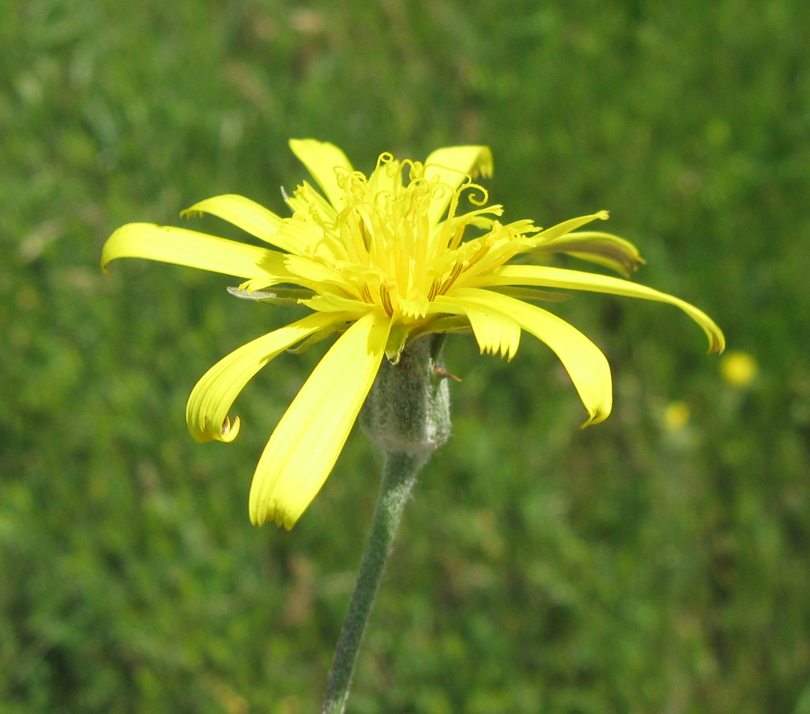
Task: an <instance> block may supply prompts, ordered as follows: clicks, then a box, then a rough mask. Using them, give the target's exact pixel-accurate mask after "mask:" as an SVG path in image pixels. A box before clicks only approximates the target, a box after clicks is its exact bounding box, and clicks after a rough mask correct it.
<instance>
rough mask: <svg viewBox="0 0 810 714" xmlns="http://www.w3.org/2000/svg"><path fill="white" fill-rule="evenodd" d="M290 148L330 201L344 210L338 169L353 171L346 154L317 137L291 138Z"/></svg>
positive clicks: (347, 171) (337, 207)
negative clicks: (318, 139)
mask: <svg viewBox="0 0 810 714" xmlns="http://www.w3.org/2000/svg"><path fill="white" fill-rule="evenodd" d="M290 148H291V149H292V150H293V153H294V154H295V155H296V156H297V157H298V158H299V159H300V161H301V163H302V164H304V166H306V167H307V171H309V173H310V174H312V178H314V179H315V181H317V183H318V185H319V186H320V187H321V189H323V192H324V193H325V194H326V197H327V198H328V199H329V201H330V203H331V204H332V205H333V206H334V207H335V208H336V209H337V210H338V211H340V210H342V209H343V189H342V188H341V187H340V186H339V184H338V179H337V172H336V169H337V170H341V171H343V172H345V173H349V172H351V171H352V165H351V163H350V162H349V159H347V158H346V154H344V153H343V152H342V151H341V150H340V149H338V148H337V146H334V145H333V144H329V143H327V142H323V141H315V139H290Z"/></svg>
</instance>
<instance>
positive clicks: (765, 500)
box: [0, 0, 810, 714]
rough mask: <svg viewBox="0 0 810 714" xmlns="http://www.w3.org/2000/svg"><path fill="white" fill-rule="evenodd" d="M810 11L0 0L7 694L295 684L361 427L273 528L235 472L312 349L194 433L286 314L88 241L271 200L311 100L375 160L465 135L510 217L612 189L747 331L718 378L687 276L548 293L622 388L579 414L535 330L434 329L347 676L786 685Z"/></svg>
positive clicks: (332, 611) (522, 699) (341, 553)
mask: <svg viewBox="0 0 810 714" xmlns="http://www.w3.org/2000/svg"><path fill="white" fill-rule="evenodd" d="M803 9H804V6H803V5H802V3H800V2H798V1H797V0H793V1H791V0H773V1H772V2H768V3H751V2H746V1H745V0H723V1H721V2H717V3H701V2H696V1H693V0H684V1H683V2H680V3H669V4H660V3H653V2H645V1H644V0H641V1H639V0H636V1H633V0H605V1H603V2H598V3H597V2H593V1H592V0H572V2H569V3H557V4H548V5H538V4H536V3H529V2H525V1H523V2H520V1H518V0H505V2H502V3H499V4H494V3H493V4H488V3H481V4H479V5H470V4H469V3H462V2H458V1H457V0H436V2H433V3H406V2H401V1H400V0H386V1H384V2H380V3H379V4H375V3H366V2H360V1H359V0H354V2H348V3H345V4H343V5H340V6H338V5H335V4H330V3H326V2H321V1H318V0H316V2H314V3H312V4H310V5H307V6H306V7H302V6H299V5H296V4H294V3H291V2H287V1H286V0H278V1H276V2H271V1H270V0H266V1H264V2H255V1H254V2H250V1H247V0H240V1H238V2H237V1H226V0H218V1H214V0H195V1H194V2H192V1H191V0H179V1H178V2H175V3H165V2H155V1H154V0H147V1H146V2H142V3H138V4H120V3H118V2H113V1H112V0H82V1H81V2H80V1H79V0H9V1H7V2H5V3H2V5H0V45H2V47H3V51H2V53H0V196H2V198H3V201H2V211H0V251H1V253H0V255H1V258H0V335H2V336H3V349H2V350H0V701H2V703H3V704H2V711H3V712H9V714H18V713H19V714H22V713H23V712H24V713H25V714H30V713H32V712H49V713H50V712H55V713H60V712H65V713H67V712H71V713H73V712H81V713H84V712H87V713H94V712H111V711H116V712H126V713H132V714H141V713H143V714H146V713H149V714H153V713H157V714H160V713H161V712H173V713H178V712H194V713H195V714H219V713H221V712H227V713H228V714H243V713H246V712H251V713H255V714H262V713H265V712H267V713H272V714H297V713H298V712H301V713H303V712H311V711H317V710H318V702H319V700H320V697H321V696H322V693H323V691H324V687H325V677H326V672H327V669H328V666H329V663H330V659H331V652H332V648H333V646H334V642H335V640H336V637H337V633H338V630H339V627H340V622H341V620H342V617H343V614H344V611H345V607H346V604H347V601H348V596H349V593H350V591H351V587H352V582H353V573H354V570H355V568H356V565H357V562H358V561H359V557H360V551H361V548H362V543H363V538H364V534H365V529H366V525H367V523H368V521H369V518H370V514H371V509H372V508H373V503H374V498H375V494H376V480H377V473H378V469H379V460H378V458H377V456H376V454H375V453H374V452H373V450H372V448H371V446H370V445H369V444H368V443H367V442H366V441H365V439H364V437H363V436H362V435H361V434H359V433H358V434H355V435H354V436H353V437H352V438H351V439H350V443H349V446H348V448H347V449H346V451H345V453H344V454H343V456H342V457H341V460H340V462H339V464H338V467H337V469H336V471H335V473H334V474H333V476H332V478H330V480H329V481H328V482H327V485H326V487H325V489H324V491H323V492H322V494H321V495H320V496H319V497H318V499H316V501H315V503H314V504H313V506H312V507H311V509H310V510H309V511H308V512H307V514H306V515H305V516H304V518H303V519H302V521H301V522H300V524H299V525H298V526H297V527H296V528H295V530H294V531H293V532H292V533H289V534H288V533H286V532H282V531H277V530H275V529H274V528H272V527H265V528H262V529H254V528H252V527H251V526H250V524H249V522H248V519H247V515H246V501H247V490H248V486H249V482H250V478H251V475H252V471H253V468H254V465H255V462H256V459H257V457H258V455H259V453H260V451H261V449H262V446H263V444H264V442H265V440H266V439H267V437H268V436H269V434H270V433H271V431H272V429H273V425H274V424H275V422H276V420H277V419H278V418H279V417H280V415H281V413H282V412H283V409H284V408H285V406H286V405H287V404H288V403H289V401H290V399H291V397H292V396H293V395H294V394H295V392H296V390H297V389H298V387H299V386H300V384H301V383H302V381H303V379H305V377H306V375H307V374H308V371H309V370H310V369H311V367H312V365H313V364H314V363H315V361H316V360H317V359H318V358H319V356H320V354H322V352H323V347H322V346H321V347H320V348H319V347H315V348H313V350H311V352H307V353H305V354H303V355H299V356H294V355H289V356H285V357H283V358H280V359H279V360H278V361H277V362H275V363H274V365H273V367H272V368H271V369H268V370H265V372H263V373H262V374H261V375H260V376H259V377H258V378H257V379H256V380H255V381H254V382H253V383H251V385H250V386H249V387H248V389H246V391H245V393H244V395H243V396H242V397H241V398H240V401H239V403H238V405H237V406H238V411H239V413H240V414H241V416H242V418H243V421H244V426H243V430H242V435H241V436H240V438H239V439H238V440H237V441H236V442H235V443H233V444H231V445H221V444H215V445H204V446H200V445H197V444H195V443H194V442H193V441H192V440H191V439H190V437H189V436H188V434H187V432H186V429H185V425H184V423H183V410H184V405H185V400H186V398H187V396H188V393H189V391H190V390H191V388H192V386H193V385H194V383H195V381H196V379H197V378H198V377H199V376H200V375H201V374H202V373H203V372H204V371H205V370H206V369H207V368H208V367H209V366H210V365H211V364H213V363H214V362H215V361H216V360H217V359H219V358H220V357H221V356H223V355H224V354H226V353H227V352H228V351H229V350H231V349H234V348H235V347H237V346H238V345H240V344H242V343H244V342H246V341H247V340H248V339H251V338H253V337H255V336H257V335H259V334H261V333H263V332H266V331H268V330H270V329H272V328H273V327H275V326H278V325H280V324H282V323H283V322H284V321H286V319H287V315H289V314H290V313H284V312H283V311H280V310H274V309H272V308H266V307H265V306H262V305H258V306H257V305H253V304H246V303H245V302H243V301H235V300H233V299H232V298H230V297H229V296H228V295H227V293H226V292H225V287H226V286H227V285H228V284H229V283H228V281H227V280H226V279H224V278H221V277H218V276H214V275H208V274H202V273H199V274H198V273H195V272H194V271H191V270H186V269H181V268H173V267H171V266H162V265H158V264H152V263H149V264H147V263H141V262H137V261H132V262H127V263H125V264H123V263H122V264H121V265H120V266H114V269H113V272H112V274H111V275H110V276H102V275H101V273H100V271H99V270H98V259H99V251H100V248H101V245H102V243H103V241H104V240H105V239H106V238H107V236H108V235H109V234H110V233H111V232H112V230H114V229H115V228H116V227H117V226H119V225H121V224H123V223H126V222H130V221H138V220H146V221H153V222H157V223H161V222H163V223H173V224H178V223H179V220H180V219H179V218H178V217H177V216H178V213H179V211H180V210H181V209H183V208H185V207H187V206H189V205H191V204H193V203H194V202H196V201H197V200H200V199H202V198H205V197H208V196H212V195H216V194H217V193H224V192H233V193H241V194H244V195H247V196H250V197H251V198H254V199H255V200H258V201H260V202H262V203H264V204H266V205H268V206H269V207H271V208H274V209H276V210H280V208H281V198H280V194H279V186H281V185H285V186H287V187H288V188H290V187H292V186H294V185H295V183H297V182H298V181H299V180H301V179H302V178H303V176H304V172H303V169H302V168H301V167H300V166H298V165H297V164H296V162H295V159H294V157H292V155H291V154H290V152H289V151H288V150H287V148H286V141H287V139H288V138H289V137H293V136H297V137H305V136H312V137H315V138H320V139H324V140H330V141H333V142H334V143H336V144H338V145H340V146H341V147H343V148H344V149H345V150H346V151H347V153H348V155H349V156H350V157H352V159H353V160H354V161H355V163H356V165H357V166H358V167H362V168H365V169H368V168H370V167H371V166H372V165H373V162H374V160H375V158H376V156H377V154H378V153H380V152H381V151H383V150H392V151H394V152H395V153H397V154H399V155H411V156H414V157H421V156H425V155H427V153H428V152H429V151H431V150H432V149H434V148H436V147H438V146H442V145H448V144H455V143H487V144H489V145H490V146H492V148H493V151H494V154H495V162H496V165H495V177H494V179H493V180H492V181H490V182H489V187H490V188H491V190H492V196H493V199H494V200H496V201H502V202H503V203H504V204H505V205H506V209H507V218H511V219H517V218H522V217H531V218H534V219H536V220H537V221H538V222H540V223H542V224H544V225H550V224H552V223H554V222H556V221H559V220H562V219H565V218H568V217H570V216H573V215H580V214H582V213H585V212H590V211H593V210H598V209H602V208H607V209H610V210H611V216H612V217H611V221H610V223H609V224H607V227H608V229H610V230H613V231H615V232H617V233H619V234H621V235H624V236H625V237H627V238H630V239H632V240H634V241H636V242H637V244H638V245H639V247H640V249H641V251H642V254H643V255H644V256H645V257H646V258H647V261H648V265H647V266H645V267H644V268H643V269H642V270H641V271H640V272H639V273H638V276H637V279H638V280H639V281H642V282H644V283H645V284H647V285H651V286H654V287H657V288H659V289H663V290H667V291H670V292H673V293H676V294H678V295H679V296H681V297H684V298H685V299H688V300H690V301H692V302H694V303H696V304H697V305H699V306H700V307H702V308H704V309H705V310H706V311H707V312H708V313H709V314H711V315H712V316H713V317H714V318H715V319H716V320H717V321H718V322H719V323H720V324H721V326H722V327H723V328H724V329H725V330H726V334H727V337H728V340H729V344H730V348H731V349H737V350H742V351H745V352H747V353H749V354H751V355H753V356H754V357H755V358H756V359H757V361H758V363H759V368H760V369H759V373H758V376H757V377H756V379H755V381H754V382H753V383H752V384H751V385H750V386H749V387H748V388H745V389H738V388H734V387H732V386H730V385H728V384H727V383H725V382H724V381H723V380H722V379H721V377H720V372H719V364H720V361H719V360H718V359H717V358H716V357H707V356H705V355H704V354H703V351H704V344H703V341H702V340H703V337H702V335H701V334H700V332H699V330H697V329H696V328H694V326H693V325H691V324H690V323H689V321H688V320H687V319H686V318H684V317H682V316H681V315H679V314H677V312H676V311H674V310H672V309H669V308H667V307H664V306H660V305H646V304H640V303H638V302H636V301H622V300H620V299H618V298H609V297H605V296H581V297H578V298H577V299H576V300H572V301H570V302H568V303H565V304H560V305H559V311H560V314H561V315H563V316H564V317H566V318H567V319H570V320H571V321H572V322H574V323H575V324H576V325H578V326H579V327H580V328H582V329H583V331H585V332H586V333H587V334H589V335H590V336H591V337H592V338H593V339H594V340H595V341H596V342H597V343H598V344H599V345H600V346H602V347H603V349H604V350H605V352H606V353H607V355H608V357H609V359H610V361H611V364H612V366H613V370H614V378H615V383H616V408H615V411H614V414H613V415H612V416H611V418H610V420H609V421H608V422H606V423H605V424H603V425H599V426H596V427H592V428H589V429H587V430H585V431H579V430H578V429H577V428H576V427H577V425H578V424H579V423H580V422H581V421H582V418H583V415H582V413H581V407H580V406H579V403H578V400H577V397H576V395H575V393H574V391H573V389H572V388H571V386H570V384H569V383H567V381H566V379H565V377H564V374H563V373H562V371H561V368H560V367H559V366H558V364H557V363H556V362H555V360H554V359H553V356H552V355H550V354H549V353H548V352H547V350H545V348H543V347H542V345H539V344H538V343H533V342H532V340H531V339H530V338H528V337H526V338H525V339H524V344H523V346H522V348H521V351H520V353H519V354H518V356H517V357H516V358H515V360H514V361H513V362H512V363H511V364H506V363H504V362H501V361H500V360H498V359H496V358H493V357H480V356H479V355H478V354H477V350H476V348H475V347H474V345H473V341H472V340H471V339H470V338H465V337H463V336H462V337H457V338H455V339H453V340H450V342H449V345H448V355H447V358H448V359H447V361H448V368H449V369H450V371H452V372H453V373H455V374H459V375H460V376H462V377H463V378H464V381H463V383H461V384H458V385H453V388H452V389H453V399H454V435H453V438H452V439H451V441H450V443H449V444H448V445H447V446H446V447H444V448H443V449H442V450H441V451H440V452H439V453H438V454H437V455H436V457H435V458H434V459H433V461H432V462H431V464H430V465H429V466H428V467H427V469H426V470H425V473H424V475H423V478H422V480H421V482H420V484H419V485H418V487H417V491H416V495H415V498H414V501H413V503H412V504H411V505H410V507H409V511H408V513H406V516H405V523H404V527H403V529H402V531H401V533H400V537H399V540H398V546H397V549H396V551H395V554H394V556H393V560H392V562H391V563H390V565H389V567H388V571H387V574H386V577H385V580H384V582H383V587H382V592H381V595H380V598H379V600H378V603H377V607H376V610H375V613H374V615H373V617H372V623H371V629H370V632H369V634H368V638H367V641H366V643H365V648H364V651H363V654H362V655H361V661H360V665H359V669H358V672H357V675H356V687H355V691H354V695H353V698H352V700H350V711H352V712H355V713H356V714H377V713H380V714H382V713H385V714H393V713H395V712H401V713H403V714H404V713H405V712H419V713H420V714H445V713H447V714H450V713H455V712H465V714H479V713H480V714H485V713H486V714H493V713H496V712H504V713H510V712H515V711H526V712H531V711H538V712H544V713H545V712H548V713H549V714H601V713H603V712H604V713H611V714H612V713H613V712H616V713H617V714H618V713H620V712H621V713H622V714H627V713H629V714H634V713H639V714H640V713H642V712H651V711H660V712H673V713H675V712H684V713H688V714H703V713H706V714H708V713H709V712H711V714H732V713H733V714H746V713H748V712H750V713H751V714H754V713H756V712H762V711H767V712H769V713H770V714H808V712H810V637H808V635H807V633H808V632H810V571H808V568H807V552H808V548H810V528H809V527H808V522H809V521H808V517H807V514H808V511H810V481H808V474H809V473H810V455H809V454H808V451H809V450H810V368H809V367H808V361H807V350H808V346H810V326H809V325H810V323H808V320H807V318H806V316H807V315H808V314H810V290H808V288H807V278H806V271H807V267H806V266H807V265H808V264H810V241H808V232H809V231H808V229H810V219H809V218H808V211H807V208H808V205H810V190H808V189H810V182H808V178H807V166H808V165H810V148H809V147H810V145H809V144H808V142H807V135H808V129H809V128H810V126H809V122H810V102H809V101H808V97H810V91H809V90H810V73H808V66H810V64H809V63H808V59H810V57H808V52H807V50H806V38H807V36H808V35H810V21H808V19H807V17H806V13H803V12H802V11H803ZM195 227H200V228H201V229H202V230H206V229H209V230H212V231H216V232H218V233H220V234H226V233H227V229H224V228H223V227H222V226H221V225H219V224H218V223H216V222H214V221H213V220H212V221H210V222H206V221H200V222H198V223H197V224H196V225H195ZM229 235H231V234H229ZM555 309H556V308H555ZM673 402H683V403H684V404H685V405H686V406H687V407H688V410H689V420H688V422H687V423H686V424H685V425H684V426H683V428H681V429H673V428H670V427H668V426H667V421H666V418H665V417H666V410H667V407H668V406H669V405H671V404H672V403H673Z"/></svg>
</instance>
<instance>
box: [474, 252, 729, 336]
mask: <svg viewBox="0 0 810 714" xmlns="http://www.w3.org/2000/svg"><path fill="white" fill-rule="evenodd" d="M476 283H477V285H478V286H480V287H485V286H494V285H529V286H536V287H540V288H563V289H565V290H587V291H589V292H595V293H609V294H611V295H623V296H625V297H633V298H642V299H644V300H654V301H655V302H664V303H668V304H670V305H675V306H676V307H679V308H680V309H681V310H683V311H684V312H685V313H686V314H687V315H689V317H691V318H692V319H693V320H694V321H695V322H696V323H697V324H698V325H700V326H701V327H702V328H703V331H704V332H705V333H706V336H707V337H708V338H709V352H722V351H723V350H724V349H725V346H726V340H725V337H724V336H723V333H722V331H721V330H720V328H719V327H718V326H717V325H716V324H715V322H714V320H712V319H711V318H710V317H709V316H708V315H707V314H706V313H705V312H703V311H702V310H698V308H696V307H695V306H694V305H690V304H689V303H688V302H685V301H684V300H681V299H680V298H676V297H674V296H673V295H668V294H667V293H662V292H659V291H658V290H653V289H652V288H648V287H645V286H644V285H638V284H637V283H631V282H630V281H629V280H622V279H621V278H612V277H609V276H606V275H595V274H593V273H584V272H581V271H579V270H564V269H562V268H549V267H545V266H537V265H504V266H503V267H501V268H498V269H496V270H493V271H492V272H491V273H489V274H487V275H484V276H481V277H479V278H478V279H477V281H476Z"/></svg>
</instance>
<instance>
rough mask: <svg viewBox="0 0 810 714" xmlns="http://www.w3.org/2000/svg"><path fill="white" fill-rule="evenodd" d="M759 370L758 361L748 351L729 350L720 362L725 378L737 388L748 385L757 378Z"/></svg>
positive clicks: (743, 387) (721, 372) (721, 371)
mask: <svg viewBox="0 0 810 714" xmlns="http://www.w3.org/2000/svg"><path fill="white" fill-rule="evenodd" d="M758 371H759V365H757V361H756V360H755V359H754V358H753V357H752V356H751V355H750V354H748V353H747V352H740V351H733V352H729V353H728V354H727V355H725V356H724V357H723V361H722V362H721V363H720V374H722V375H723V379H724V380H725V381H726V383H727V384H728V385H730V386H732V387H734V388H736V389H745V388H746V387H748V386H749V385H750V384H751V382H753V381H754V379H756V376H757V372H758Z"/></svg>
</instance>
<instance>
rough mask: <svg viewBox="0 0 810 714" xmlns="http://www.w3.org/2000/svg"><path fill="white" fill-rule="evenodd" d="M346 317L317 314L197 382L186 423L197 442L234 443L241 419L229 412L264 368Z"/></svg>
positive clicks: (240, 352) (233, 356)
mask: <svg viewBox="0 0 810 714" xmlns="http://www.w3.org/2000/svg"><path fill="white" fill-rule="evenodd" d="M346 319H347V317H346V316H345V315H337V314H334V313H332V314H328V315H327V314H325V313H315V314H313V315H309V316H308V317H305V318H304V319H303V320H299V321H298V322H294V323H292V324H291V325H287V326H286V327H282V328H280V329H278V330H274V331H273V332H270V333H269V334H267V335H263V336H262V337H259V338H258V339H255V340H253V341H252V342H248V343H247V344H246V345H243V346H242V347H240V348H239V349H237V350H234V351H233V352H231V353H230V354H229V355H228V356H227V357H224V358H223V359H221V360H220V361H219V362H217V363H216V364H215V365H214V366H213V367H211V369H209V370H208V371H207V372H206V373H205V374H204V375H203V376H202V378H201V379H200V381H199V382H197V385H196V386H195V387H194V389H193V390H192V392H191V396H190V397H189V399H188V404H187V405H186V422H187V423H188V428H189V431H190V432H191V435H192V436H193V437H194V439H196V440H197V441H211V440H212V439H217V440H218V441H233V440H234V439H235V438H236V435H237V434H238V433H239V417H236V418H235V419H234V421H233V422H231V421H230V420H229V418H228V412H229V411H230V409H231V406H233V403H234V401H235V400H236V397H237V396H239V393H240V392H241V391H242V389H243V388H244V386H245V385H246V384H247V383H248V382H249V381H250V380H251V379H252V377H253V375H255V374H256V373H257V372H258V371H259V370H260V369H261V368H262V367H264V366H265V365H266V364H267V363H268V362H270V360H272V359H273V358H274V357H276V356H277V355H279V354H280V353H281V352H283V351H284V350H286V349H287V348H289V347H291V346H292V345H294V344H296V343H297V342H300V341H301V340H303V339H304V338H306V337H308V336H310V335H312V334H314V333H317V332H320V331H323V330H328V329H329V328H336V327H338V326H340V325H342V324H343V323H344V322H346Z"/></svg>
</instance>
